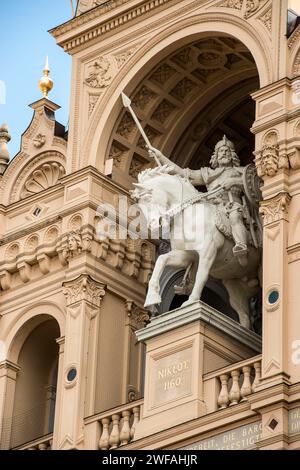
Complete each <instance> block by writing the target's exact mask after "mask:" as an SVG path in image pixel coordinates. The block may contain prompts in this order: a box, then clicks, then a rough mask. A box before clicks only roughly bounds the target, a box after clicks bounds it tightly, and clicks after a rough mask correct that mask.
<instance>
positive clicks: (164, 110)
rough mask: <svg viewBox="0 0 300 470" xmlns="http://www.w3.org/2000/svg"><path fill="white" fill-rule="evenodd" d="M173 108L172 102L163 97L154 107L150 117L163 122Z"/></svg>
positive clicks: (174, 107)
mask: <svg viewBox="0 0 300 470" xmlns="http://www.w3.org/2000/svg"><path fill="white" fill-rule="evenodd" d="M175 109H177V108H176V106H175V105H174V104H173V103H171V102H170V101H168V100H165V99H164V100H163V101H162V102H161V103H160V105H159V106H158V107H157V108H156V110H155V112H154V113H153V115H152V119H156V120H157V121H159V122H160V123H161V124H163V123H164V122H165V120H166V119H167V118H168V117H169V116H170V114H172V112H173V111H174V110H175Z"/></svg>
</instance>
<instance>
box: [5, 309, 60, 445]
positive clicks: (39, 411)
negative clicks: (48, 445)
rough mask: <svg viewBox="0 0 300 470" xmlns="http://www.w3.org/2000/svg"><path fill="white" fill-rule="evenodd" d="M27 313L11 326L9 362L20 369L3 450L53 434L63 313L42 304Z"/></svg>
mask: <svg viewBox="0 0 300 470" xmlns="http://www.w3.org/2000/svg"><path fill="white" fill-rule="evenodd" d="M47 311H48V312H51V311H52V313H53V315H51V314H49V313H46V312H47ZM42 312H44V313H42ZM23 313H24V318H22V317H20V318H18V319H17V320H16V322H15V324H14V325H11V331H10V334H9V335H8V337H7V344H8V351H7V358H8V361H9V362H11V363H13V364H15V365H16V366H17V367H18V369H19V370H18V372H17V375H16V381H15V386H14V390H13V393H11V394H10V396H6V397H5V400H6V404H7V408H9V409H10V410H11V412H10V413H9V414H8V413H6V416H5V423H4V432H3V436H2V441H3V442H2V448H15V447H17V446H19V445H21V444H24V443H26V442H30V441H32V440H34V439H37V438H39V437H42V436H44V435H47V434H49V433H52V432H53V425H54V413H55V399H56V385H57V376H58V357H59V346H58V343H57V341H56V340H57V339H58V338H59V337H60V336H61V331H62V328H61V326H60V323H61V321H62V318H60V314H61V313H62V312H61V311H60V309H59V308H58V307H55V306H54V305H48V306H47V307H46V306H45V305H42V304H41V305H38V306H35V307H34V308H32V310H30V309H28V310H27V312H23ZM11 392H12V390H11ZM3 446H4V447H3Z"/></svg>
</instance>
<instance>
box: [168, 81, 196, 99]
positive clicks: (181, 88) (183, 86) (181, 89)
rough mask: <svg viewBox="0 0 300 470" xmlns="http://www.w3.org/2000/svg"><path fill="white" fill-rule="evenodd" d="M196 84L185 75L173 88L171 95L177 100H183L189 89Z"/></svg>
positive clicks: (193, 87)
mask: <svg viewBox="0 0 300 470" xmlns="http://www.w3.org/2000/svg"><path fill="white" fill-rule="evenodd" d="M196 86H197V85H196V84H195V83H194V82H192V80H190V79H189V78H187V77H185V78H184V79H183V80H181V81H180V82H179V83H178V84H177V85H176V86H175V87H174V88H173V90H172V91H171V95H172V96H174V97H175V98H177V99H179V100H185V98H186V97H187V95H189V94H190V92H191V91H193V90H195V88H196Z"/></svg>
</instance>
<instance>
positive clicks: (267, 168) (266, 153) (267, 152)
mask: <svg viewBox="0 0 300 470" xmlns="http://www.w3.org/2000/svg"><path fill="white" fill-rule="evenodd" d="M277 153H278V151H277V147H276V146H275V145H265V146H264V147H263V149H262V151H261V164H262V169H263V172H264V174H266V175H268V176H274V175H276V173H277V170H278V155H277Z"/></svg>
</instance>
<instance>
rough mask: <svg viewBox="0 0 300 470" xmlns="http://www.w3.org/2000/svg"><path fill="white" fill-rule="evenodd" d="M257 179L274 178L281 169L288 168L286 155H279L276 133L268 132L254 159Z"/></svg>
mask: <svg viewBox="0 0 300 470" xmlns="http://www.w3.org/2000/svg"><path fill="white" fill-rule="evenodd" d="M255 164H256V168H257V173H258V176H259V177H263V176H270V177H271V176H274V175H276V173H277V171H278V170H280V169H282V168H286V169H288V168H289V159H288V157H287V155H284V154H282V153H281V154H280V152H279V145H278V135H277V132H276V131H270V132H268V134H267V135H266V136H265V138H264V141H263V146H262V149H261V151H260V152H259V153H258V155H257V156H256V159H255Z"/></svg>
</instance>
